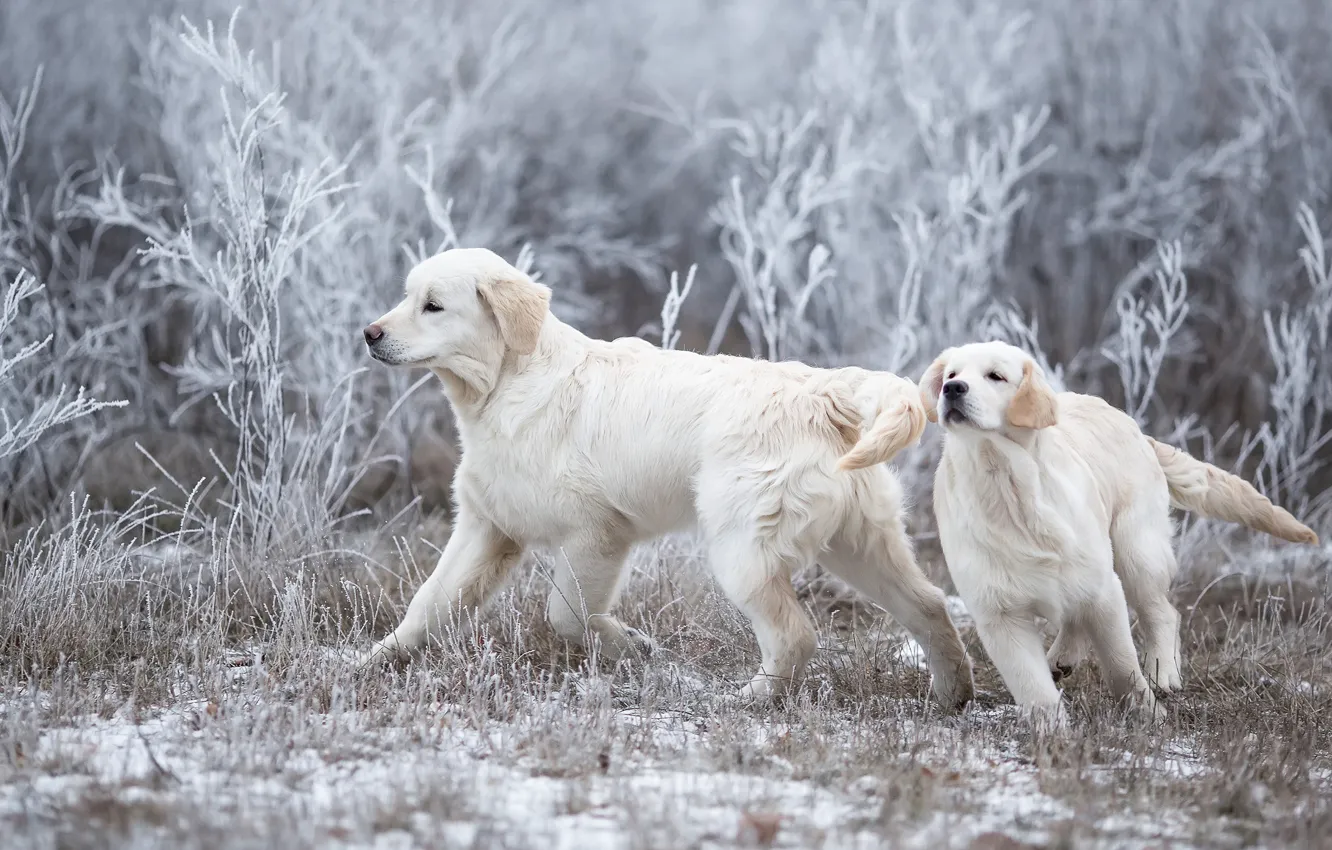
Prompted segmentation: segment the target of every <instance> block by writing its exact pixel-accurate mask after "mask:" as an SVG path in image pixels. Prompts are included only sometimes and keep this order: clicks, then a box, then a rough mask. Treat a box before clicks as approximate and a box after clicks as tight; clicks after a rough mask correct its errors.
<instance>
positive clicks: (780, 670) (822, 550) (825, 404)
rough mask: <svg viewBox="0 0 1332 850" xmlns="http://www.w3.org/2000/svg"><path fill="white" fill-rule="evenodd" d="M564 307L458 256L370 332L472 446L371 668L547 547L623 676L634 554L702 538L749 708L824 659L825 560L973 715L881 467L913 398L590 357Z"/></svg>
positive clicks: (840, 381) (585, 628)
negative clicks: (423, 569) (428, 381)
mask: <svg viewBox="0 0 1332 850" xmlns="http://www.w3.org/2000/svg"><path fill="white" fill-rule="evenodd" d="M549 298H550V291H549V290H548V289H547V288H546V287H545V286H542V285H540V284H537V283H535V282H533V281H532V280H531V279H530V278H528V276H527V275H525V274H523V273H522V272H520V271H519V270H518V269H516V268H514V267H513V266H512V265H510V264H509V263H507V262H505V261H504V260H502V259H501V258H500V257H498V256H496V255H495V254H493V253H491V252H490V251H486V250H479V249H466V250H451V251H446V252H444V253H442V254H439V255H437V256H435V257H432V258H430V259H427V260H425V261H424V262H422V263H421V264H420V265H418V266H417V267H416V268H414V269H413V270H412V271H411V273H410V274H409V275H408V277H407V287H406V297H405V298H404V299H403V301H402V303H400V304H399V305H398V306H397V307H395V308H394V309H393V310H391V311H390V312H388V313H387V314H385V315H384V316H383V317H382V318H381V319H379V320H378V321H376V322H375V323H374V324H372V325H370V326H369V327H367V328H366V330H365V338H366V342H367V344H368V345H369V346H370V352H371V354H372V355H373V356H374V357H375V358H376V359H378V360H380V361H382V362H384V363H388V364H392V365H399V366H424V367H427V368H429V369H431V370H432V371H433V372H434V373H435V374H436V375H438V376H439V378H440V380H441V381H443V383H444V390H445V393H446V394H447V395H448V398H449V400H450V402H451V403H452V405H453V409H454V412H455V415H456V418H457V423H458V433H459V437H460V441H461V444H462V460H461V462H460V464H459V466H458V469H457V473H456V475H455V478H454V485H453V492H454V499H455V501H456V503H457V504H456V521H455V525H454V531H453V535H452V537H451V538H450V539H449V541H448V545H447V546H446V547H445V549H444V553H443V555H442V557H441V558H440V560H439V564H438V566H437V567H436V568H435V571H434V573H433V574H432V575H431V576H430V578H429V579H427V581H426V582H425V584H424V585H423V586H422V587H421V588H420V590H419V591H418V592H417V593H416V595H415V597H414V598H413V599H412V601H411V604H410V605H409V606H408V609H407V613H406V615H405V616H404V617H403V620H402V622H401V623H400V624H399V626H398V627H397V628H396V629H394V630H393V632H392V633H391V634H390V635H388V636H387V637H385V638H384V639H383V640H382V641H379V642H378V643H377V644H376V645H375V646H374V648H373V649H372V650H371V651H370V653H369V654H368V659H382V658H387V657H391V656H398V655H402V654H406V653H409V652H411V651H414V650H418V649H420V648H422V647H423V646H425V644H426V643H427V641H428V640H429V639H430V637H431V635H432V634H433V635H437V634H439V632H440V630H441V628H442V627H444V626H446V625H447V624H449V623H451V622H455V621H456V618H457V617H458V616H459V614H460V613H461V612H463V611H469V610H475V609H477V608H479V607H480V606H482V605H484V604H485V602H486V600H487V599H488V598H489V597H490V596H491V594H492V593H493V592H494V591H495V590H496V589H497V588H498V587H499V585H500V584H501V583H502V582H503V581H504V579H505V577H506V576H507V575H508V573H509V572H510V571H511V570H512V568H513V567H514V566H515V565H516V564H517V563H518V561H519V560H520V558H521V557H522V554H523V552H524V550H525V549H527V548H528V547H529V546H542V545H545V546H553V547H559V550H560V551H559V556H558V557H557V558H556V561H557V564H558V566H557V568H556V573H555V575H554V585H555V586H554V588H553V589H552V591H551V593H550V598H549V602H548V606H547V616H548V617H549V619H550V622H551V625H552V626H553V627H554V628H555V630H556V631H557V632H558V633H559V634H560V635H562V636H563V637H565V638H567V639H569V640H573V641H579V642H581V641H583V640H584V638H585V636H586V635H589V634H590V635H593V636H595V637H597V638H598V639H599V640H600V643H601V647H602V651H603V653H604V654H605V655H607V656H608V657H611V658H616V657H620V656H622V655H623V654H624V653H626V652H629V651H631V650H634V649H642V650H646V649H649V648H650V644H649V643H648V642H647V641H646V639H644V638H643V637H642V636H641V635H638V634H637V633H635V632H634V631H632V630H630V629H628V628H626V627H625V626H624V625H623V624H622V623H621V622H620V621H619V620H617V619H616V618H615V617H613V616H611V615H609V614H608V612H609V610H610V609H611V607H612V606H613V605H614V603H615V598H616V594H617V592H618V590H619V587H620V580H621V576H622V573H623V567H624V562H625V556H626V554H627V553H628V551H629V549H630V547H631V546H632V545H633V544H634V543H635V542H637V541H641V540H645V539H649V538H652V537H656V536H658V535H661V534H664V533H666V532H669V531H673V530H676V529H682V528H686V527H689V526H691V525H695V524H696V525H697V526H698V527H699V529H700V530H701V532H702V534H703V537H704V539H705V541H706V543H707V546H708V553H709V559H710V562H711V566H712V570H713V572H714V574H715V575H716V578H717V580H718V582H719V583H720V584H721V587H722V589H723V590H724V591H725V593H726V595H727V596H728V597H729V598H730V599H731V600H732V601H733V602H734V603H735V604H736V605H737V606H739V608H740V610H741V611H743V612H744V614H745V615H746V616H747V617H748V618H749V620H750V621H751V623H752V624H753V627H754V631H755V633H756V635H757V637H758V643H759V648H760V650H761V652H762V665H761V667H760V669H759V671H758V674H757V675H756V676H755V677H754V679H753V681H752V682H750V684H749V685H747V686H746V688H745V689H744V690H743V691H742V695H746V696H750V697H758V698H766V697H770V696H773V695H776V694H777V693H778V692H780V691H782V690H784V689H785V688H787V687H788V686H789V685H790V683H791V682H792V681H793V680H795V679H796V678H797V677H799V675H800V674H801V672H802V670H803V668H804V666H805V664H806V662H807V661H808V660H809V658H810V656H811V655H812V654H813V652H814V648H815V637H814V629H813V625H812V623H811V622H810V619H809V617H808V616H807V615H806V614H805V612H804V610H803V609H802V608H801V606H800V603H799V602H798V601H797V598H796V595H795V592H794V590H793V588H792V585H791V574H792V571H794V570H797V569H799V568H801V567H804V566H806V565H807V564H810V563H812V562H813V561H814V560H815V559H816V558H817V559H819V560H820V561H822V562H823V563H824V564H825V565H826V566H827V567H829V568H830V569H832V570H833V571H834V572H836V573H837V574H838V575H840V576H842V577H843V578H844V579H846V581H848V582H849V583H850V584H851V585H853V586H854V587H856V588H858V589H859V590H861V591H862V592H864V593H866V594H867V595H869V596H870V598H872V599H873V600H874V601H876V602H878V603H879V604H880V605H882V606H883V607H884V608H886V609H887V610H888V612H889V613H890V614H891V615H892V616H893V617H894V618H895V619H896V620H897V621H898V622H899V623H901V624H902V625H903V626H905V627H906V628H907V630H908V631H910V632H911V634H912V635H913V636H914V637H915V638H916V640H917V641H919V642H920V644H921V645H922V646H924V647H926V649H927V651H928V659H929V666H930V670H931V672H932V673H933V677H934V682H933V687H934V692H935V695H936V696H937V697H938V699H939V700H940V701H941V702H942V703H944V704H945V705H946V706H948V707H953V706H957V705H961V704H962V703H965V702H966V701H967V700H968V699H970V697H971V693H972V679H971V662H970V659H969V658H968V657H967V654H966V650H965V649H964V648H963V646H962V643H961V641H960V639H959V637H958V633H957V630H956V628H955V627H954V625H953V623H952V621H951V620H950V619H949V617H948V614H947V610H946V608H945V605H944V596H943V593H942V591H940V590H939V589H938V588H937V587H935V586H934V585H933V584H931V583H930V582H929V581H928V579H926V577H925V575H924V574H923V573H922V572H921V571H920V569H919V568H918V567H917V565H916V562H915V558H914V556H913V553H912V549H911V544H910V540H909V538H908V537H907V536H906V534H905V531H904V528H903V523H902V510H903V508H902V493H901V488H900V486H899V484H898V482H897V480H896V479H895V477H894V476H893V474H892V472H891V471H890V470H889V469H888V468H887V467H886V466H882V465H879V464H881V463H882V462H883V461H886V460H888V459H889V458H891V457H892V456H893V455H894V454H896V453H897V452H898V451H899V450H901V449H902V448H903V447H905V446H907V445H910V444H912V443H914V442H916V441H917V440H918V439H919V437H920V434H921V432H922V431H923V430H924V428H925V411H924V409H923V408H922V407H921V405H920V396H919V392H918V391H917V389H916V386H915V384H914V383H912V382H910V381H907V380H905V379H903V378H899V377H897V376H894V375H889V374H885V373H877V372H868V371H865V370H862V369H840V370H835V371H834V370H821V369H814V368H812V367H809V366H805V365H802V364H799V363H771V362H764V361H758V360H748V359H743V358H735V357H705V356H701V355H698V354H692V353H688V352H676V351H663V350H661V349H658V348H656V347H655V346H653V345H651V344H650V343H647V342H645V341H643V340H640V339H620V340H615V341H613V342H606V341H602V340H595V339H589V338H588V337H586V336H584V335H583V334H581V333H579V332H578V331H577V330H575V329H574V328H572V327H570V326H569V325H567V324H565V323H564V322H561V321H560V320H559V319H557V318H556V317H555V316H554V315H552V314H551V313H550V312H549V311H548V309H547V307H548V304H549ZM862 429H863V430H862Z"/></svg>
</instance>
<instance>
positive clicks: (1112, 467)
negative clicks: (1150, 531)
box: [1049, 392, 1170, 531]
mask: <svg viewBox="0 0 1332 850" xmlns="http://www.w3.org/2000/svg"><path fill="white" fill-rule="evenodd" d="M1049 432H1050V433H1049V436H1050V437H1052V438H1054V439H1058V440H1060V441H1062V442H1063V443H1065V444H1066V445H1067V446H1068V448H1069V449H1070V450H1071V451H1072V452H1074V453H1075V454H1076V455H1077V456H1078V457H1079V458H1081V460H1082V461H1083V463H1085V464H1086V465H1087V467H1088V469H1089V470H1090V472H1091V475H1092V478H1093V479H1094V480H1095V482H1096V488H1097V492H1098V493H1099V495H1100V498H1101V499H1102V502H1103V504H1104V505H1105V508H1106V514H1107V515H1108V519H1109V521H1110V522H1113V521H1114V520H1115V518H1116V517H1118V516H1119V515H1120V514H1122V513H1124V512H1125V511H1127V510H1128V509H1129V508H1130V507H1131V506H1133V505H1134V504H1135V503H1140V502H1144V501H1145V502H1148V503H1149V504H1150V505H1151V506H1152V508H1159V510H1161V511H1162V512H1164V511H1167V510H1169V503H1170V493H1169V489H1168V488H1167V486H1166V478H1165V474H1164V473H1163V472H1162V471H1161V465H1160V463H1158V462H1157V459H1156V454H1155V452H1153V451H1152V447H1151V444H1150V443H1149V442H1148V441H1147V439H1146V437H1144V436H1143V433H1142V431H1141V430H1140V429H1139V428H1138V424H1137V423H1136V422H1134V421H1133V418H1132V417H1130V416H1129V415H1128V414H1126V413H1124V412H1123V411H1122V410H1119V409H1118V408H1116V407H1114V406H1112V405H1110V404H1109V403H1108V402H1106V401H1105V400H1104V399H1102V398H1098V397H1097V396H1091V395H1083V394H1081V393H1071V392H1064V393H1060V394H1059V424H1058V425H1056V426H1054V427H1053V428H1051V429H1049ZM1101 530H1102V531H1105V529H1101Z"/></svg>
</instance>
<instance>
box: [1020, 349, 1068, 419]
mask: <svg viewBox="0 0 1332 850" xmlns="http://www.w3.org/2000/svg"><path fill="white" fill-rule="evenodd" d="M1058 421H1059V400H1058V399H1057V398H1056V397H1055V394H1054V390H1052V389H1050V384H1049V383H1048V382H1046V380H1045V373H1044V372H1042V371H1041V369H1040V367H1039V366H1037V365H1036V363H1035V361H1032V360H1027V361H1026V362H1025V363H1023V364H1022V383H1020V384H1018V388H1017V393H1015V394H1014V395H1013V400H1012V401H1010V402H1009V403H1008V424H1009V425H1012V426H1013V427H1014V428H1049V427H1050V426H1052V425H1054V424H1056V423H1057V422H1058Z"/></svg>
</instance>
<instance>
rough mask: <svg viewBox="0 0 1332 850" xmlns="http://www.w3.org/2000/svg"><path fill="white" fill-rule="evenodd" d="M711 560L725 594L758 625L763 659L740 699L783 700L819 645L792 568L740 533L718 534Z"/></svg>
mask: <svg viewBox="0 0 1332 850" xmlns="http://www.w3.org/2000/svg"><path fill="white" fill-rule="evenodd" d="M709 558H710V560H711V563H712V570H713V573H714V574H715V575H716V577H717V582H718V583H719V584H720V585H721V588H722V590H723V592H725V593H726V596H727V597H728V598H729V599H730V600H731V601H732V602H733V603H735V605H736V607H738V608H739V609H740V611H741V613H743V614H744V615H745V616H746V617H747V618H749V622H750V623H751V624H752V625H753V628H754V635H755V637H757V638H758V644H759V651H760V653H761V654H762V658H763V660H762V662H761V663H760V665H759V670H758V673H756V674H755V675H754V678H753V679H752V680H751V681H750V683H749V684H748V685H745V686H744V687H743V688H742V689H741V690H740V697H741V699H747V700H756V701H763V700H769V699H772V698H774V697H778V696H781V695H782V694H784V693H786V692H787V691H788V690H789V689H790V688H791V687H793V686H794V685H795V684H796V683H797V682H798V681H799V680H800V677H801V675H802V674H803V673H804V671H805V665H806V664H808V663H809V659H810V657H811V656H813V655H814V648H815V645H816V639H815V635H814V623H813V622H812V621H811V620H810V619H809V615H808V614H806V613H805V610H804V609H803V608H801V607H800V600H799V599H798V598H797V597H796V592H795V588H794V587H792V585H791V564H789V563H786V562H785V561H784V560H783V558H782V557H781V555H780V554H778V553H776V552H774V551H772V550H771V549H770V548H769V547H765V546H763V545H762V544H760V543H759V542H758V541H756V540H754V539H753V538H752V537H750V536H749V535H748V534H745V533H742V532H739V531H727V532H722V533H720V534H718V535H715V536H714V537H713V538H712V540H711V542H710V546H709Z"/></svg>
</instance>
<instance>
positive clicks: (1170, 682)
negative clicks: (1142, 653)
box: [1143, 656, 1184, 694]
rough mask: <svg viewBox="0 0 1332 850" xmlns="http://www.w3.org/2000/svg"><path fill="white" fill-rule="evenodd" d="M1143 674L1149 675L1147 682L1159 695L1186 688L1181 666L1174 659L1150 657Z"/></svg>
mask: <svg viewBox="0 0 1332 850" xmlns="http://www.w3.org/2000/svg"><path fill="white" fill-rule="evenodd" d="M1143 672H1144V673H1146V674H1147V680H1148V681H1150V682H1151V683H1152V687H1153V688H1155V689H1156V691H1157V692H1158V693H1163V694H1169V693H1174V692H1175V691H1178V690H1179V689H1181V688H1183V687H1184V678H1183V677H1182V676H1181V675H1180V673H1179V665H1178V664H1176V663H1175V660H1174V659H1173V658H1169V659H1168V658H1160V657H1157V658H1154V657H1151V656H1148V658H1147V663H1146V664H1145V665H1144V667H1143Z"/></svg>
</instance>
